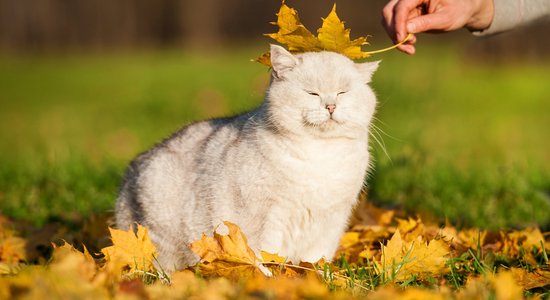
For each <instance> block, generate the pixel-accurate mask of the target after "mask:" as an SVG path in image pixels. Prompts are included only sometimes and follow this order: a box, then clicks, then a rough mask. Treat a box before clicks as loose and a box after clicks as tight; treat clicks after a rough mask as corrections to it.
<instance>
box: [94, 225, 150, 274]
mask: <svg viewBox="0 0 550 300" xmlns="http://www.w3.org/2000/svg"><path fill="white" fill-rule="evenodd" d="M109 231H110V232H111V239H112V241H113V245H112V246H110V247H106V248H103V249H101V252H102V253H103V254H104V255H105V260H106V261H107V264H106V266H107V268H109V269H111V270H112V271H113V272H116V270H122V269H124V268H129V269H130V272H133V271H136V270H140V271H146V272H147V271H152V270H154V265H153V263H154V261H155V258H156V257H157V252H156V248H155V245H153V243H152V242H151V240H150V239H149V235H148V231H147V228H145V227H143V226H141V225H139V224H138V225H137V232H135V233H134V230H133V229H132V228H130V229H129V230H127V231H124V230H118V229H113V228H109Z"/></svg>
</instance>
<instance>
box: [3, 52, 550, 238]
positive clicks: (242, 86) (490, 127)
mask: <svg viewBox="0 0 550 300" xmlns="http://www.w3.org/2000/svg"><path fill="white" fill-rule="evenodd" d="M260 52H261V51H260V50H258V49H245V50H243V49H240V50H234V51H227V52H226V53H225V54H223V55H221V54H208V55H207V54H192V53H186V52H177V51H156V52H150V53H139V54H137V53H134V54H111V55H108V56H100V55H77V56H69V57H62V56H47V57H44V56H41V57H28V56H25V57H0V160H1V166H0V210H1V212H2V214H5V215H8V216H12V217H15V218H17V219H25V220H31V221H33V222H34V223H35V224H36V225H40V224H44V223H46V222H48V221H50V220H52V219H71V218H74V217H75V216H81V215H88V214H90V213H91V212H104V211H109V210H112V209H113V206H114V199H115V196H116V191H117V186H118V184H119V182H120V178H121V175H122V173H123V170H124V167H125V166H126V164H127V163H128V162H129V160H130V159H132V158H133V157H134V156H135V155H136V154H137V153H139V152H141V151H143V150H145V149H147V148H148V147H150V146H151V145H152V144H153V143H155V142H156V141H158V140H159V139H161V138H163V137H165V136H167V135H168V134H170V133H171V132H172V131H174V130H175V129H177V128H178V127H180V126H181V125H183V124H186V123H188V122H191V121H193V120H197V119H201V118H206V117H213V116H222V115H228V114H233V113H238V112H242V111H244V110H247V109H250V108H253V107H254V106H256V105H258V104H259V103H260V101H261V99H262V96H263V92H264V89H265V87H266V86H267V82H268V72H267V70H266V68H265V67H263V66H261V65H260V64H257V63H252V62H249V59H250V58H253V57H255V56H256V55H257V54H258V53H260ZM380 58H382V59H383V60H384V61H383V63H382V64H381V67H380V69H379V72H378V73H377V74H376V76H375V78H374V83H373V86H374V88H375V90H376V92H377V94H378V96H379V102H380V105H379V112H378V115H377V118H378V121H377V123H376V125H377V127H378V128H379V129H380V131H383V132H384V133H382V132H381V133H380V137H381V139H382V140H383V144H384V145H385V147H384V148H385V150H386V151H387V154H386V153H385V152H384V151H383V148H382V147H381V146H380V145H377V144H373V153H374V156H375V158H376V163H375V170H374V171H373V172H372V174H371V176H370V178H369V181H368V182H369V198H370V199H371V200H373V201H374V202H375V203H377V204H379V205H384V206H390V207H400V208H403V209H405V210H406V211H408V212H410V213H418V214H422V215H423V217H424V218H426V216H428V217H429V218H432V219H436V220H440V221H444V220H445V219H448V220H449V221H451V222H452V223H453V224H455V225H463V226H479V227H486V228H493V229H494V228H502V227H524V226H528V225H533V224H537V225H539V226H542V227H545V228H549V225H550V151H548V149H550V139H549V135H548V128H550V118H549V117H548V116H549V113H550V64H542V65H505V66H500V65H499V66H495V65H485V64H479V63H477V64H474V63H472V62H468V61H466V60H464V58H462V57H461V56H459V55H458V54H457V52H456V51H453V50H451V49H445V48H433V49H428V50H426V51H423V52H421V53H419V54H417V55H416V56H414V57H407V56H405V55H400V54H398V53H396V52H392V53H388V54H384V55H381V56H380ZM380 137H379V139H380Z"/></svg>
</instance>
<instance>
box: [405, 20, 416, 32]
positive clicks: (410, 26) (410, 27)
mask: <svg viewBox="0 0 550 300" xmlns="http://www.w3.org/2000/svg"><path fill="white" fill-rule="evenodd" d="M407 31H408V32H410V33H416V24H414V23H413V22H410V23H407Z"/></svg>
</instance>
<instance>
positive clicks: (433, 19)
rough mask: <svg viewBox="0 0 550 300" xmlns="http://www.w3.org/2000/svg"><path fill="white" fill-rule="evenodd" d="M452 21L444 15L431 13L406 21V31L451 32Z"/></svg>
mask: <svg viewBox="0 0 550 300" xmlns="http://www.w3.org/2000/svg"><path fill="white" fill-rule="evenodd" d="M452 24H453V23H452V21H451V18H450V16H448V15H447V14H445V13H437V12H436V13H433V14H429V15H422V16H419V17H416V18H412V19H410V20H408V21H407V24H406V29H405V30H406V31H407V32H411V33H419V32H425V31H430V30H445V31H447V30H451V29H452V28H451V26H452Z"/></svg>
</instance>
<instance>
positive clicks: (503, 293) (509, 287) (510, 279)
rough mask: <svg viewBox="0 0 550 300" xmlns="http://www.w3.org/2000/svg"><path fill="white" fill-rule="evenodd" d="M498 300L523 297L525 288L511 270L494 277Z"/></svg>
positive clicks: (493, 281) (512, 299)
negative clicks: (518, 282) (515, 278)
mask: <svg viewBox="0 0 550 300" xmlns="http://www.w3.org/2000/svg"><path fill="white" fill-rule="evenodd" d="M491 281H492V283H493V286H494V288H495V294H496V300H515V299H522V298H523V289H522V288H521V287H520V286H518V284H517V283H516V281H515V280H514V276H513V275H512V273H511V272H501V273H498V274H496V275H495V276H494V277H493V278H492V280H491Z"/></svg>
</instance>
